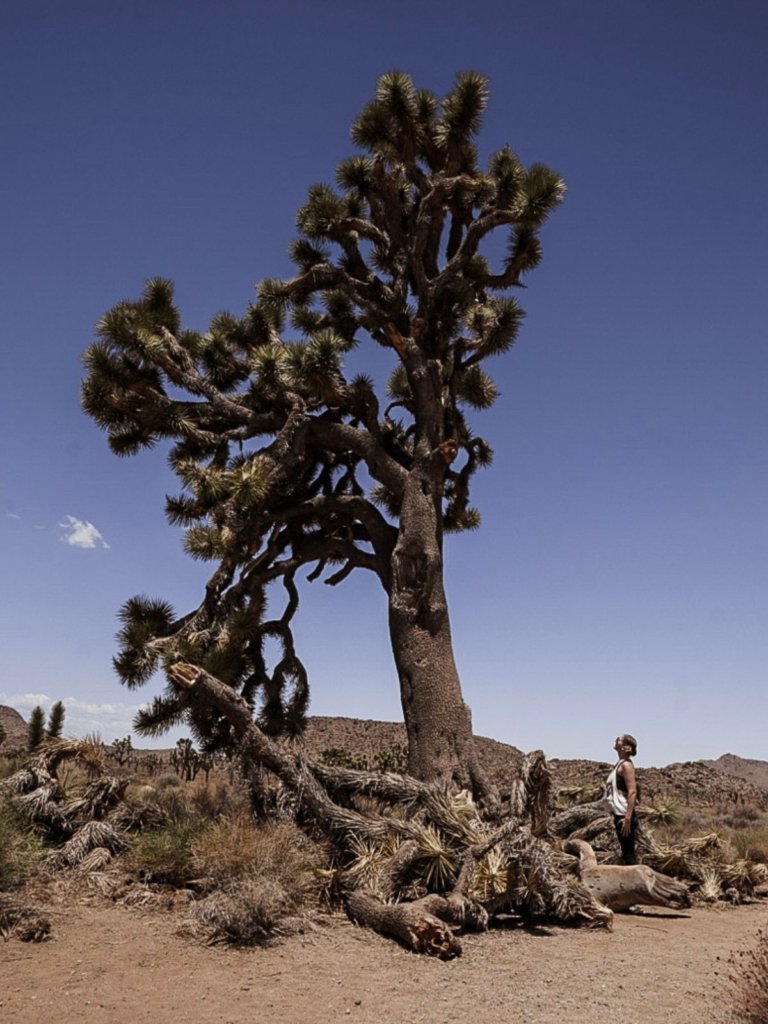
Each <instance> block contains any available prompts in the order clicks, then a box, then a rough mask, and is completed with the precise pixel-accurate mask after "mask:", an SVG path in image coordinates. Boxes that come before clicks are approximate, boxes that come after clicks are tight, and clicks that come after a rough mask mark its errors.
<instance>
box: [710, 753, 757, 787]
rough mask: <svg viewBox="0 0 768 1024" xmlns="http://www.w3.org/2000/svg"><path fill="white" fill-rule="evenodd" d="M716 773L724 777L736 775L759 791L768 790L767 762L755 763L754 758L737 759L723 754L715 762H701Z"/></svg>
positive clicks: (731, 755)
mask: <svg viewBox="0 0 768 1024" xmlns="http://www.w3.org/2000/svg"><path fill="white" fill-rule="evenodd" d="M701 763H702V764H706V765H709V766H710V768H714V769H715V770H716V771H718V772H725V774H726V775H737V776H738V777H739V778H740V779H746V780H747V782H751V783H752V785H753V786H757V787H758V788H759V789H768V761H757V760H755V759H754V758H749V757H739V756H738V755H736V754H723V755H722V757H718V759H717V760H716V761H702V762H701Z"/></svg>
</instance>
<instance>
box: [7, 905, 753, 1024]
mask: <svg viewBox="0 0 768 1024" xmlns="http://www.w3.org/2000/svg"><path fill="white" fill-rule="evenodd" d="M47 909H49V910H50V911H51V912H52V913H51V916H52V919H53V924H54V933H53V938H52V939H50V940H49V941H48V942H45V943H42V944H40V945H31V944H25V943H21V942H19V941H18V940H13V939H12V940H9V941H8V942H6V943H0V1020H7V1021H13V1022H14V1024H42V1022H46V1021H51V1020H53V1021H62V1022H65V1024H69V1022H82V1024H102V1022H103V1024H106V1022H109V1024H144V1022H146V1024H149V1022H152V1024H157V1022H158V1021H160V1022H163V1021H173V1022H174V1024H246V1022H247V1024H277V1022H280V1024H294V1022H302V1024H327V1022H332V1021H340V1020H350V1021H354V1022H356V1024H381V1022H383V1021H389V1020H392V1021H397V1022H398V1024H419V1022H430V1024H444V1022H445V1024H447V1022H450V1021H465V1020H470V1021H478V1022H482V1024H502V1022H503V1024H510V1022H523V1024H525V1022H535V1024H554V1022H557V1024H562V1022H564V1021H565V1022H567V1024H595V1022H597V1021H620V1022H621V1024H701V1022H702V1021H707V1022H708V1024H718V1022H725V1021H727V1020H728V1010H729V998H728V991H727V985H726V979H727V975H728V972H729V968H728V958H729V955H730V954H731V953H733V952H738V950H740V949H745V948H748V947H749V946H750V945H752V943H753V942H754V939H755V935H756V932H757V929H758V928H760V927H762V926H764V925H765V924H766V917H767V916H768V914H767V911H768V907H767V906H766V904H765V903H764V902H759V903H753V904H749V905H747V906H742V907H736V908H717V909H708V908H696V909H693V910H690V911H685V912H683V913H673V912H671V911H661V910H660V911H655V910H653V911H652V910H650V909H646V910H645V911H644V912H642V913H638V914H629V915H621V916H617V918H616V924H615V928H614V930H613V932H612V933H609V932H605V931H598V930H589V929H563V928H550V927H546V928H540V929H534V930H523V929H521V928H520V926H519V925H516V924H513V923H510V926H509V927H507V928H502V929H495V930H494V931H492V932H490V933H487V934H485V935H468V936H465V937H464V939H463V942H464V955H463V956H462V957H461V958H460V959H458V960H454V961H451V962H448V963H441V962H440V961H436V960H431V959H428V958H425V957H419V956H416V955H414V954H412V953H409V952H407V951H405V950H404V949H401V948H400V947H399V946H397V945H395V944H394V943H392V942H390V941H388V940H386V939H383V938H380V937H379V936H377V935H374V934H373V933H371V932H367V931H365V930H362V929H359V928H356V927H355V926H353V925H352V924H350V923H349V922H348V921H347V920H346V919H345V918H344V917H342V916H336V917H329V918H328V919H327V921H328V923H327V924H325V925H323V926H321V927H314V928H312V929H310V930H309V931H307V932H306V933H305V934H303V935H297V936H294V937H292V938H290V939H286V940H284V941H283V942H282V943H280V944H277V945H273V946H271V947H269V948H256V949H248V950H242V949H228V948H223V947H206V946H203V945H200V944H198V943H196V942H194V941H192V940H191V939H190V938H188V937H185V936H184V935H181V934H179V924H180V920H181V916H180V914H179V912H178V911H177V912H158V911H157V910H153V911H147V910H146V909H144V910H142V909H139V908H136V907H126V906H121V905H111V904H109V905H105V904H104V903H103V902H98V901H95V902H93V901H87V900H80V901H76V902H74V903H73V902H72V900H71V897H70V898H68V899H67V900H66V903H65V902H64V901H62V902H61V904H60V905H58V906H57V905H56V904H54V905H53V906H51V907H49V908H47Z"/></svg>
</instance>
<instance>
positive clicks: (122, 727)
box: [0, 692, 174, 746]
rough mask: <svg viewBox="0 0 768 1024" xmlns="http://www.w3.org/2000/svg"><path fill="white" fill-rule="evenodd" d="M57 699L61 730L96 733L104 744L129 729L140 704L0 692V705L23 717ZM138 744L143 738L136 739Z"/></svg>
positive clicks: (74, 733)
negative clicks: (60, 705) (61, 705)
mask: <svg viewBox="0 0 768 1024" xmlns="http://www.w3.org/2000/svg"><path fill="white" fill-rule="evenodd" d="M57 700H61V701H63V703H64V708H65V710H66V717H65V720H64V732H65V734H66V735H67V736H85V735H86V734H87V733H98V734H99V735H100V736H101V738H102V739H103V740H104V742H105V743H111V742H112V740H115V739H120V737H122V736H127V735H128V734H129V733H131V732H132V730H133V720H134V718H135V717H136V712H137V711H138V710H139V709H140V708H142V707H144V706H145V705H143V704H122V703H116V702H105V703H97V702H94V701H86V700H79V699H78V698H77V697H51V696H49V695H48V694H47V693H3V692H0V704H6V705H7V706H8V707H12V708H15V709H16V710H17V711H18V712H19V714H20V715H22V716H23V717H24V718H29V712H30V711H31V710H32V708H34V707H37V706H38V704H39V705H40V706H41V707H42V708H43V710H44V711H45V712H46V713H47V712H48V711H50V709H51V706H52V705H53V704H55V702H56V701H57ZM173 742H174V741H173V740H169V741H165V740H163V741H161V743H160V744H158V745H163V746H165V745H167V746H172V745H173ZM140 743H141V744H142V745H147V741H146V740H144V739H142V740H140Z"/></svg>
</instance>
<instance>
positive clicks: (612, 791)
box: [605, 733, 637, 864]
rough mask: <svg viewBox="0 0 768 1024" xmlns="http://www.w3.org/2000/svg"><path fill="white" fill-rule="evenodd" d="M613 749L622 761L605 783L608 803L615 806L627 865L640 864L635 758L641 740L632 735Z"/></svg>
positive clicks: (612, 810)
mask: <svg viewBox="0 0 768 1024" xmlns="http://www.w3.org/2000/svg"><path fill="white" fill-rule="evenodd" d="M613 749H614V750H615V751H616V753H617V754H618V755H619V760H618V761H617V762H616V764H615V765H614V766H613V768H612V769H611V772H610V774H609V776H608V778H607V779H606V781H605V799H606V800H607V801H608V803H609V804H610V805H611V812H612V813H613V824H614V826H615V828H616V835H617V836H618V838H619V845H620V846H621V857H622V860H623V861H624V863H625V864H637V857H636V856H635V831H636V828H637V813H636V811H635V807H636V804H637V778H636V776H635V766H634V764H633V763H632V758H633V757H634V756H635V754H636V753H637V740H636V739H635V737H634V736H630V735H629V733H625V734H624V735H623V736H617V737H616V742H615V743H614V745H613Z"/></svg>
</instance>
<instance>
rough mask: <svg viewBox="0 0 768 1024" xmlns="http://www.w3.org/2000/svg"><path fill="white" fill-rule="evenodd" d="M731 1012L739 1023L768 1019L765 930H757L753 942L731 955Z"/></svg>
mask: <svg viewBox="0 0 768 1024" xmlns="http://www.w3.org/2000/svg"><path fill="white" fill-rule="evenodd" d="M729 966H730V968H731V971H730V974H729V989H730V991H729V993H728V995H729V997H730V1002H731V1014H732V1018H733V1019H734V1020H735V1021H738V1022H739V1024H766V1022H768V932H766V931H764V930H763V929H761V930H760V931H759V932H758V933H757V941H756V943H755V945H754V946H753V947H752V948H751V949H748V950H742V951H740V952H739V953H735V954H733V955H732V956H731V958H730V961H729Z"/></svg>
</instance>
